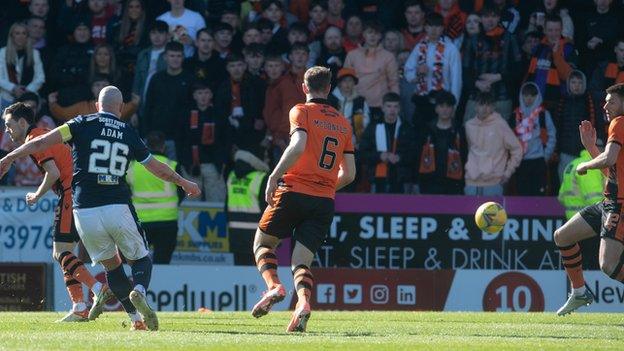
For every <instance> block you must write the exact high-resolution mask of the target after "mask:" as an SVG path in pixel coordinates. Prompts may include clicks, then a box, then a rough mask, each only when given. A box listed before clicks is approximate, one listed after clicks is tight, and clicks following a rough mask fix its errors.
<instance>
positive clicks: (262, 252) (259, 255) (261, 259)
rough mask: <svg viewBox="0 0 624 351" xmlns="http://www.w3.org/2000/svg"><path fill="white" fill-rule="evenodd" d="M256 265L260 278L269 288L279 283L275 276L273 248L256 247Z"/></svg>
mask: <svg viewBox="0 0 624 351" xmlns="http://www.w3.org/2000/svg"><path fill="white" fill-rule="evenodd" d="M255 256H256V266H257V267H258V270H259V271H260V274H261V275H262V279H264V282H265V283H266V285H267V287H268V288H269V289H273V288H274V287H275V286H276V285H277V284H281V282H280V280H279V277H278V276H277V256H275V252H274V249H272V248H270V247H268V246H260V247H259V248H258V249H256V252H255Z"/></svg>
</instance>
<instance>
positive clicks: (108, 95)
mask: <svg viewBox="0 0 624 351" xmlns="http://www.w3.org/2000/svg"><path fill="white" fill-rule="evenodd" d="M98 105H99V106H98V110H100V111H105V112H110V113H114V114H115V115H118V116H119V115H120V114H121V105H123V97H122V95H121V91H119V89H117V87H114V86H112V85H109V86H107V87H104V89H102V90H101V91H100V96H99V97H98Z"/></svg>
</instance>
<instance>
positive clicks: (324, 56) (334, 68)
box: [316, 43, 347, 96]
mask: <svg viewBox="0 0 624 351" xmlns="http://www.w3.org/2000/svg"><path fill="white" fill-rule="evenodd" d="M334 56H335V57H336V58H338V59H339V60H340V64H337V63H336V62H334V61H332V63H328V62H327V61H328V60H329V59H331V58H332V57H334ZM346 57H347V52H346V51H345V50H344V48H341V50H340V52H337V53H330V52H329V51H327V47H325V45H323V44H322V43H321V53H320V55H319V57H318V58H317V59H316V64H317V65H318V66H323V67H327V68H329V69H330V70H331V73H332V81H331V85H332V88H333V87H335V86H336V77H338V71H339V70H340V69H341V68H342V66H343V65H344V62H345V58H346ZM329 95H330V96H331V94H329Z"/></svg>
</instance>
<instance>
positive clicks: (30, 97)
mask: <svg viewBox="0 0 624 351" xmlns="http://www.w3.org/2000/svg"><path fill="white" fill-rule="evenodd" d="M25 101H34V102H35V103H36V104H37V106H39V95H37V93H33V92H32V91H27V92H25V93H24V94H22V96H20V97H18V98H17V99H15V102H25Z"/></svg>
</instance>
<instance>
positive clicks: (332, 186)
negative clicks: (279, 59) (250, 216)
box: [252, 66, 355, 332]
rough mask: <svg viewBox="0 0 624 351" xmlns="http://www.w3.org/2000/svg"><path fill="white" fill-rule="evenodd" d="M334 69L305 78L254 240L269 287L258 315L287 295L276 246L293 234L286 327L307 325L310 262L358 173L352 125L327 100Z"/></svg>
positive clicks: (301, 328) (297, 328) (254, 312)
mask: <svg viewBox="0 0 624 351" xmlns="http://www.w3.org/2000/svg"><path fill="white" fill-rule="evenodd" d="M330 81H331V72H330V70H329V69H328V68H324V67H318V66H317V67H312V68H310V69H308V70H307V71H306V73H305V75H304V82H303V84H302V88H303V92H304V93H305V94H306V100H307V102H306V103H304V104H297V105H296V106H295V107H293V108H292V109H291V110H290V114H289V119H290V143H289V144H288V147H287V148H286V150H285V151H284V154H283V155H282V157H281V159H280V160H279V162H278V164H277V166H276V167H275V169H274V170H273V172H272V173H271V175H270V176H269V179H268V183H267V189H266V194H265V196H266V200H267V203H268V204H269V206H268V207H267V209H266V210H265V211H264V214H263V215H262V218H261V219H260V223H259V225H258V230H257V231H256V237H255V240H254V255H255V258H256V264H257V266H258V269H259V270H260V273H261V274H262V278H263V279H264V281H265V282H266V284H267V287H268V291H267V292H265V293H264V295H263V297H262V299H261V300H260V301H259V302H258V303H257V304H256V305H255V306H254V308H253V310H252V315H253V316H254V317H256V318H258V317H261V316H264V315H265V314H267V313H268V312H269V311H270V309H271V307H272V306H273V305H274V304H275V303H277V302H280V301H282V300H283V299H284V297H285V296H286V291H285V289H284V286H283V285H282V284H281V282H280V280H279V277H278V276H277V256H276V255H275V248H276V247H277V245H278V244H279V242H280V241H281V240H282V239H284V238H287V237H290V236H292V237H293V242H294V247H293V251H292V260H291V262H292V273H293V277H294V283H295V289H296V291H297V299H298V301H297V306H296V308H295V311H294V312H293V316H292V319H291V321H290V323H289V324H288V327H287V331H289V332H293V331H301V332H303V331H305V329H306V323H307V321H308V319H309V318H310V296H311V294H312V287H313V285H314V278H313V276H312V273H311V272H310V265H311V264H312V260H313V259H314V255H315V253H316V251H317V250H318V249H319V247H320V246H321V243H322V242H323V240H324V239H325V236H326V235H327V233H328V232H329V228H330V225H331V223H332V220H333V218H334V196H335V193H336V190H337V189H340V188H342V187H344V186H346V185H348V184H349V183H351V182H352V181H353V179H354V178H355V159H354V155H353V151H354V150H353V143H352V131H351V125H350V124H349V122H348V120H347V119H346V118H345V117H344V116H342V115H341V114H340V113H339V112H338V111H336V110H335V109H334V108H333V107H331V106H330V105H329V103H328V101H327V100H326V99H327V95H328V94H329V92H330V88H331V85H330Z"/></svg>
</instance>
